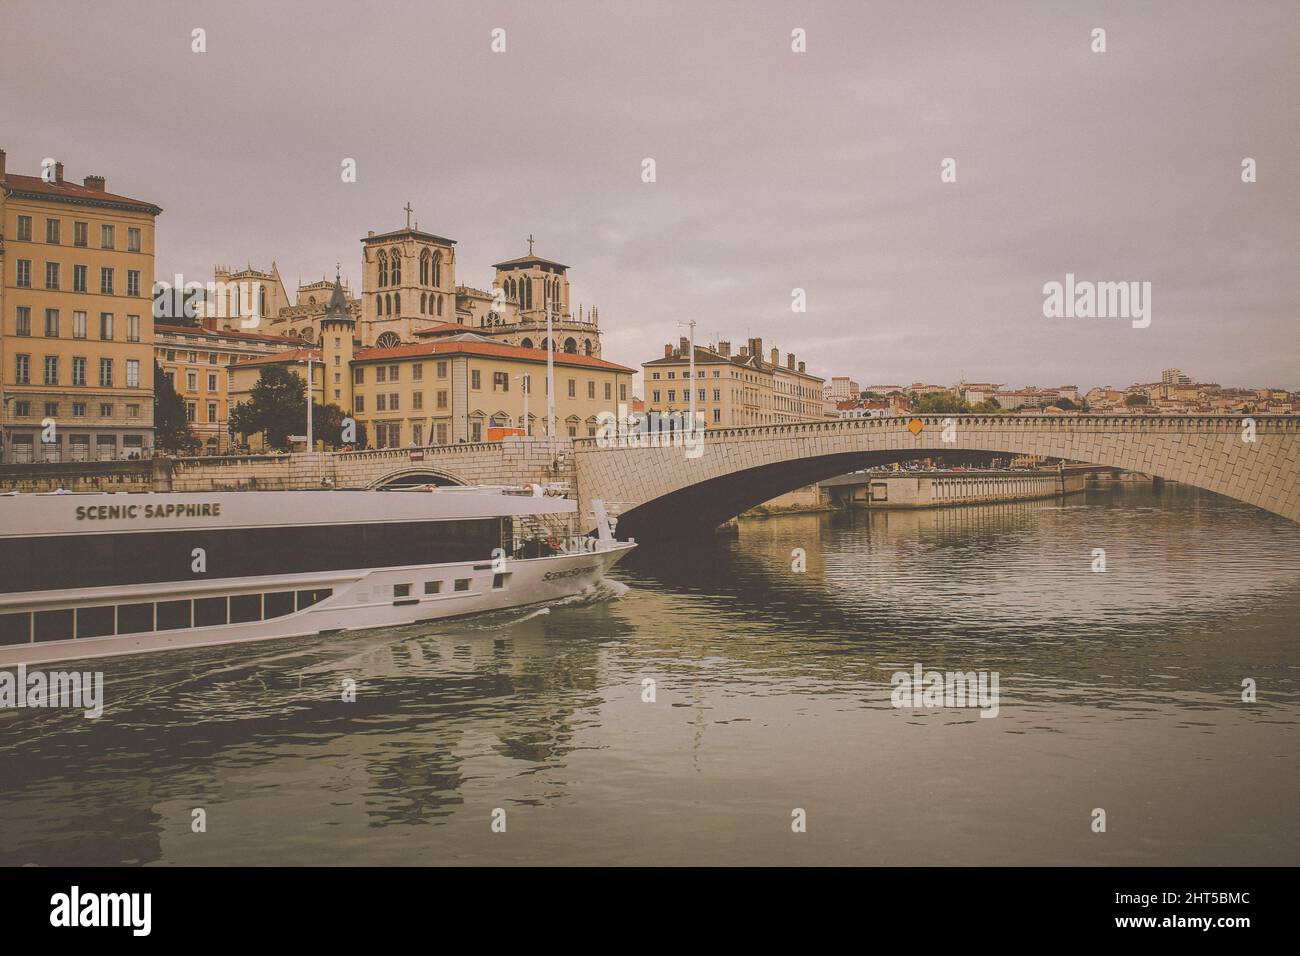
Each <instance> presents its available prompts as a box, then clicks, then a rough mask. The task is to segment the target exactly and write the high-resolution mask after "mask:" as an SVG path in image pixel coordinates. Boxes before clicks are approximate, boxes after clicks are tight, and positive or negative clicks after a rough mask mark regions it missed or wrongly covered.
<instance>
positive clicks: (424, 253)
mask: <svg viewBox="0 0 1300 956" xmlns="http://www.w3.org/2000/svg"><path fill="white" fill-rule="evenodd" d="M428 284H429V250H428V249H423V250H421V252H420V285H428ZM420 311H421V312H423V311H424V306H420Z"/></svg>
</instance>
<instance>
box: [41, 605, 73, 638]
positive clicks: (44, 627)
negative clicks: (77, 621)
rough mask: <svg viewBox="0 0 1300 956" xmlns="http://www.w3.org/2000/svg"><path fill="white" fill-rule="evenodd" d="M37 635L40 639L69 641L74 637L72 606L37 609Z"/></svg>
mask: <svg viewBox="0 0 1300 956" xmlns="http://www.w3.org/2000/svg"><path fill="white" fill-rule="evenodd" d="M34 630H35V637H36V640H38V641H67V640H71V639H72V608H63V609H60V610H57V611H37V612H36V626H35V628H34Z"/></svg>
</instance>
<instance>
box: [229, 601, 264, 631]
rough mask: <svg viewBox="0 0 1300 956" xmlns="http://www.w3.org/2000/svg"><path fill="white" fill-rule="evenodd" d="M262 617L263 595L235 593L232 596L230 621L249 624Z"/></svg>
mask: <svg viewBox="0 0 1300 956" xmlns="http://www.w3.org/2000/svg"><path fill="white" fill-rule="evenodd" d="M261 619H262V595H260V594H233V595H231V597H230V623H231V624H247V623H248V622H249V621H260V620H261Z"/></svg>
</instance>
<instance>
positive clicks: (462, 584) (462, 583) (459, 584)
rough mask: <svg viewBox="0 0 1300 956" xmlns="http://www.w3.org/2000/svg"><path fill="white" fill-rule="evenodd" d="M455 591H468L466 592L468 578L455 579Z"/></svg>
mask: <svg viewBox="0 0 1300 956" xmlns="http://www.w3.org/2000/svg"><path fill="white" fill-rule="evenodd" d="M456 590H457V591H468V590H469V578H457V579H456Z"/></svg>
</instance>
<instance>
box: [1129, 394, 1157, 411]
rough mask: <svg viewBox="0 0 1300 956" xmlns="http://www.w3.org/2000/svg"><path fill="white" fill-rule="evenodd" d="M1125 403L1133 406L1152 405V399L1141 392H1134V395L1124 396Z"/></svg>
mask: <svg viewBox="0 0 1300 956" xmlns="http://www.w3.org/2000/svg"><path fill="white" fill-rule="evenodd" d="M1124 404H1125V405H1127V406H1129V407H1130V408H1132V407H1133V406H1134V405H1150V404H1151V399H1149V398H1147V397H1146V396H1145V395H1143V394H1142V393H1141V392H1134V393H1133V394H1132V395H1126V396H1125V397H1124Z"/></svg>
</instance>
